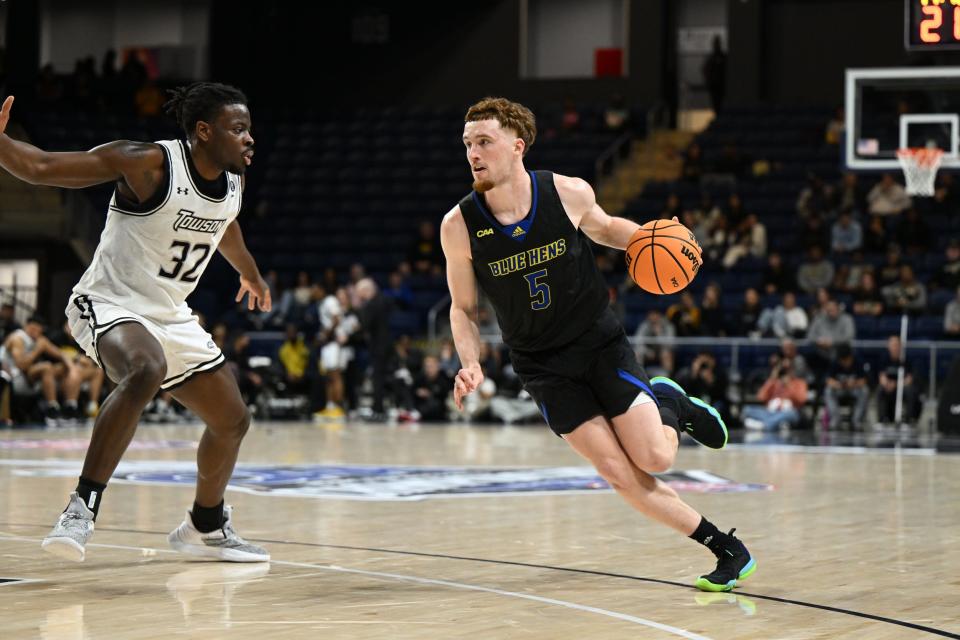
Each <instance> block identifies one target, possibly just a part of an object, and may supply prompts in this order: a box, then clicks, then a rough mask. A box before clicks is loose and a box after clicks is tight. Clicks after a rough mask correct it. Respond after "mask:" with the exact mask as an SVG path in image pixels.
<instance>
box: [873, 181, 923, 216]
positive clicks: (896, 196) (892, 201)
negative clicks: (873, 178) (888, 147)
mask: <svg viewBox="0 0 960 640" xmlns="http://www.w3.org/2000/svg"><path fill="white" fill-rule="evenodd" d="M911 206H913V202H912V201H911V200H910V196H908V195H907V192H906V190H905V189H904V188H903V186H902V185H900V184H898V183H897V181H896V180H894V179H893V175H892V174H889V173H885V174H883V177H882V178H881V179H880V182H878V183H877V184H876V185H874V187H873V189H871V190H870V193H868V194H867V209H868V211H869V212H870V213H871V214H873V215H877V216H893V215H899V214H900V213H902V212H903V211H904V210H905V209H907V208H909V207H911Z"/></svg>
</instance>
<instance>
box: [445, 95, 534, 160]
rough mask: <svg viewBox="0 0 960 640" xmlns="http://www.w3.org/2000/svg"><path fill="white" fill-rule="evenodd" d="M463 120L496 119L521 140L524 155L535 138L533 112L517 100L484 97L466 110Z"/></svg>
mask: <svg viewBox="0 0 960 640" xmlns="http://www.w3.org/2000/svg"><path fill="white" fill-rule="evenodd" d="M463 120H464V122H476V121H478V120H496V121H497V122H499V123H500V126H501V127H503V128H504V129H511V130H512V131H513V132H514V133H516V134H517V137H518V138H520V139H521V140H523V145H524V147H523V154H524V155H526V154H527V151H529V150H530V147H532V146H533V141H534V140H536V139H537V119H536V118H535V117H534V116H533V112H532V111H530V109H527V108H526V107H525V106H523V105H522V104H520V103H519V102H513V101H511V100H507V99H506V98H484V99H483V100H481V101H480V102H477V103H476V104H474V105H472V106H471V107H470V108H469V109H468V110H467V115H466V116H464V118H463Z"/></svg>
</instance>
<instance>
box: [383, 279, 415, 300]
mask: <svg viewBox="0 0 960 640" xmlns="http://www.w3.org/2000/svg"><path fill="white" fill-rule="evenodd" d="M387 283H388V284H387V287H386V288H385V289H384V290H383V293H384V294H385V295H387V296H388V297H389V298H390V299H392V300H393V305H394V308H396V309H409V308H411V307H412V306H413V289H411V288H410V285H409V284H408V283H407V280H406V278H404V277H403V274H402V273H400V271H399V270H397V271H393V272H392V273H391V274H390V276H389V277H388V278H387Z"/></svg>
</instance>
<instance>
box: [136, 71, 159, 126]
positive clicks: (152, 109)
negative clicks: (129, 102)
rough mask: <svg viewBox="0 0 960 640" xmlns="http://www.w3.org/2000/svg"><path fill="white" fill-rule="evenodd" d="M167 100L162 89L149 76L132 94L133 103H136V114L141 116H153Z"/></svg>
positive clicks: (157, 113) (157, 114)
mask: <svg viewBox="0 0 960 640" xmlns="http://www.w3.org/2000/svg"><path fill="white" fill-rule="evenodd" d="M166 101H167V96H165V95H164V94H163V90H162V89H160V87H158V86H157V83H156V82H154V81H153V80H150V79H149V78H148V79H147V80H145V81H144V82H143V84H141V85H140V88H139V89H137V93H136V94H135V95H134V96H133V102H134V105H136V110H137V115H138V116H139V117H141V118H155V117H157V116H159V115H160V114H161V113H162V111H163V105H164V104H165V103H166Z"/></svg>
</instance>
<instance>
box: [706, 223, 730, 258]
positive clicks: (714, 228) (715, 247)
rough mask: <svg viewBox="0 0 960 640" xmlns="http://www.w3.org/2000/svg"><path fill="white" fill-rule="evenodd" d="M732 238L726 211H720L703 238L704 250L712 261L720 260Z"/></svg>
mask: <svg viewBox="0 0 960 640" xmlns="http://www.w3.org/2000/svg"><path fill="white" fill-rule="evenodd" d="M729 240H730V233H729V223H728V221H727V216H726V214H724V213H718V214H717V215H716V216H715V217H714V218H713V220H712V222H711V223H710V225H709V230H708V232H707V235H706V236H705V237H703V238H702V239H701V246H702V247H703V252H704V253H705V254H706V256H707V258H709V261H710V262H719V261H720V259H721V258H723V256H724V255H725V254H726V252H727V246H728V242H729Z"/></svg>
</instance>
